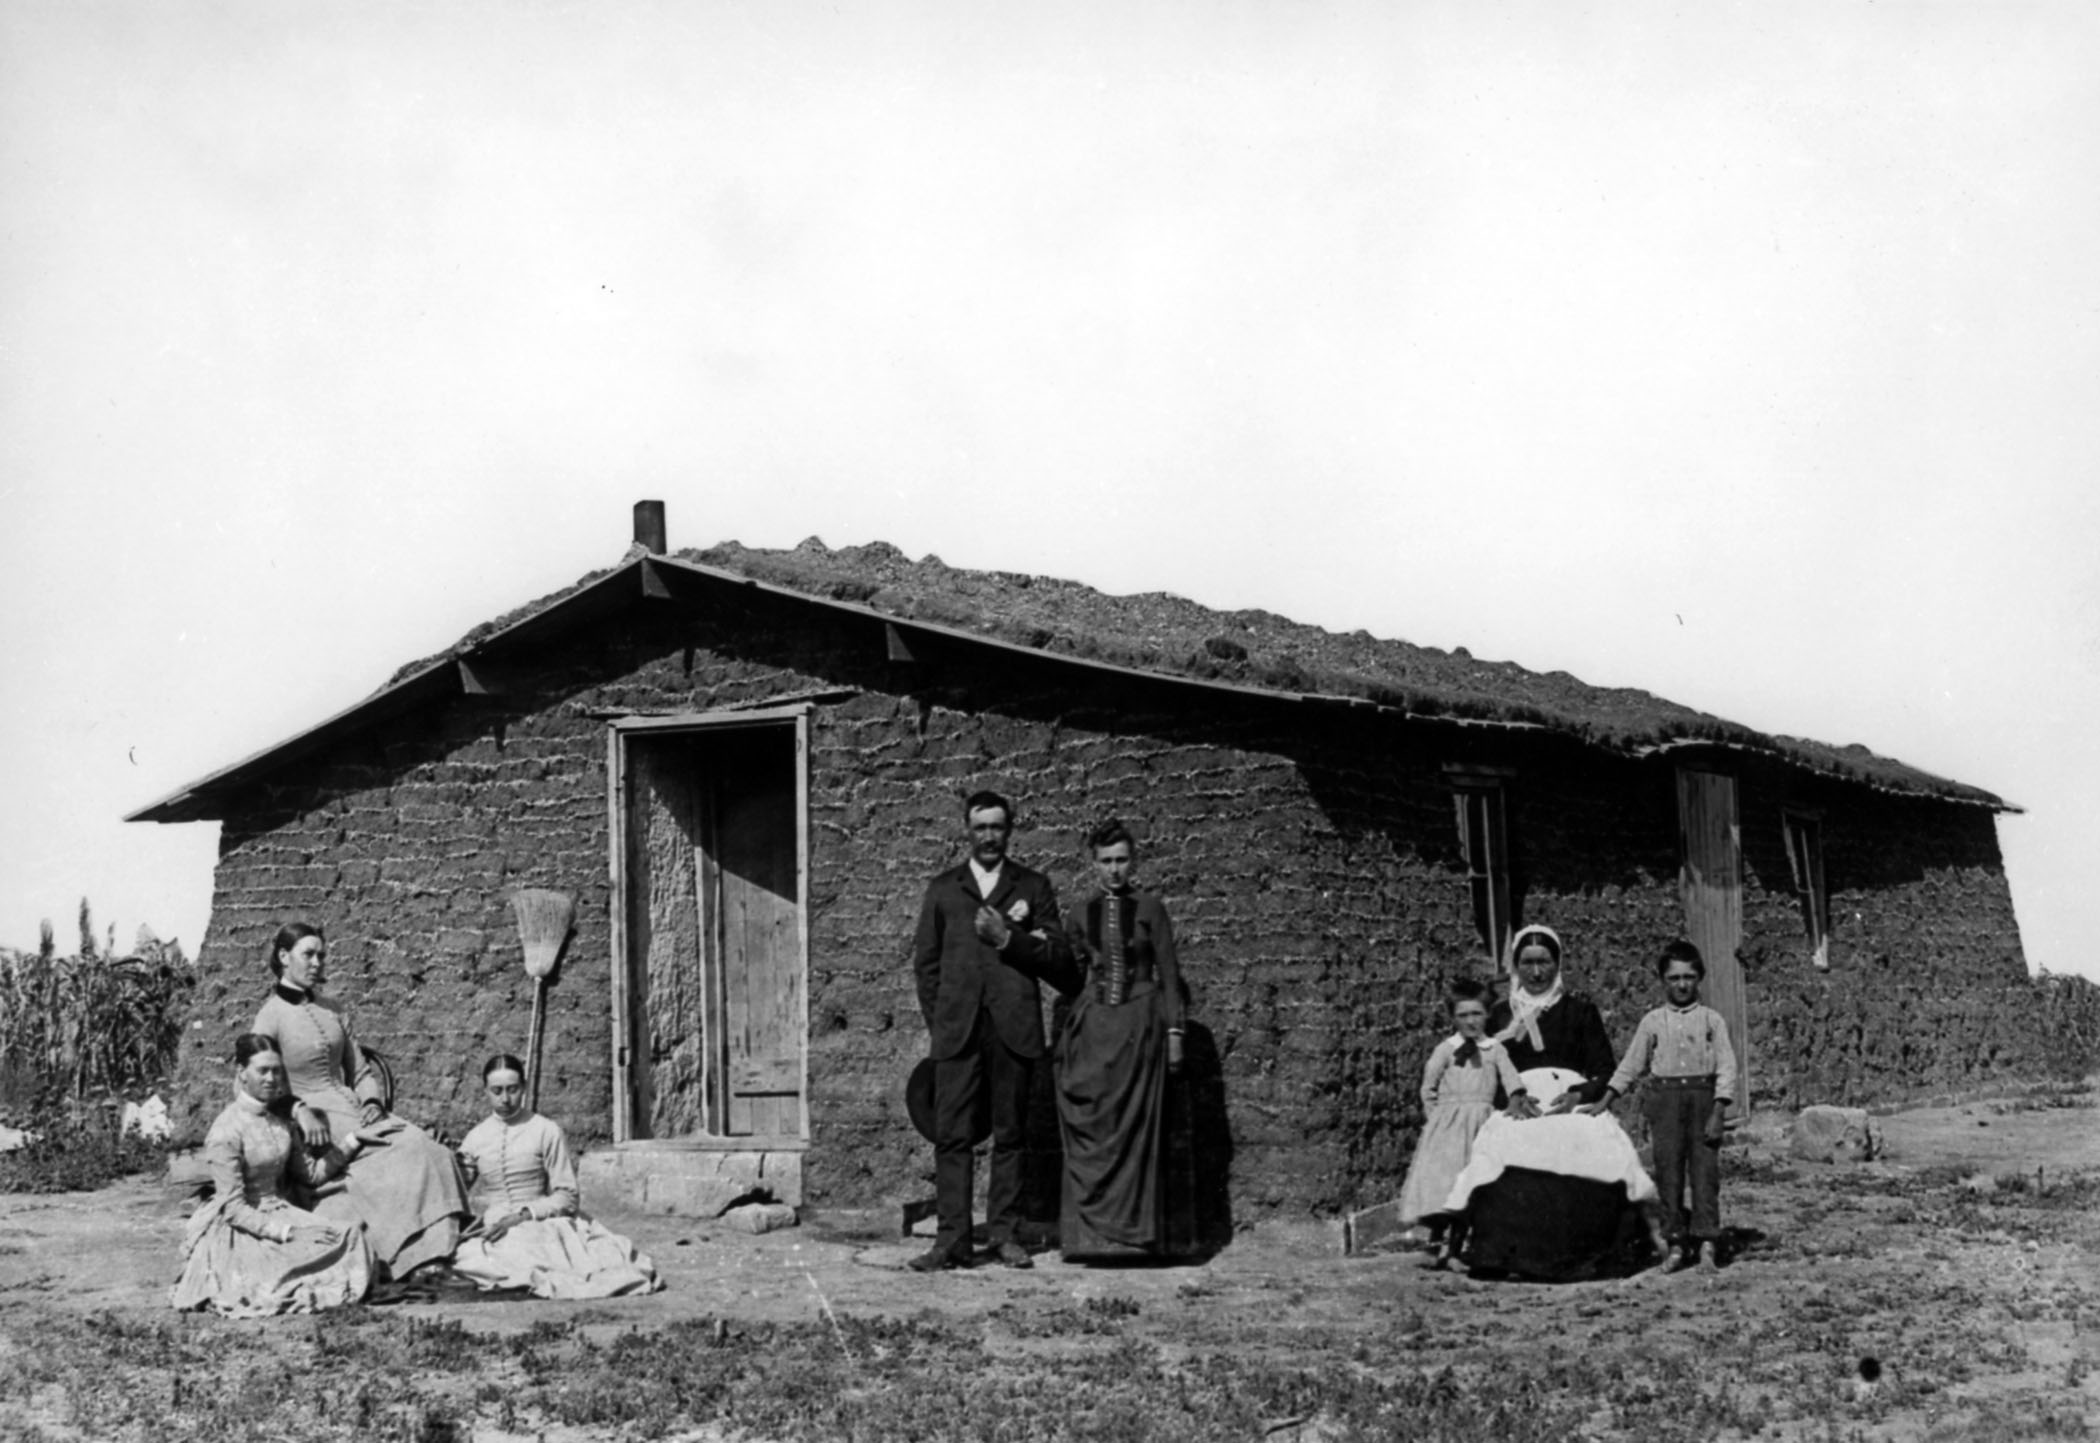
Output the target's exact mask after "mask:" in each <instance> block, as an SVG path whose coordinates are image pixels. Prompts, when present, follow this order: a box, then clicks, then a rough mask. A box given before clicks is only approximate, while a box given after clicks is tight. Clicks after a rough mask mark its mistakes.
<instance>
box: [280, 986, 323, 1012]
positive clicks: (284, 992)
mask: <svg viewBox="0 0 2100 1443" xmlns="http://www.w3.org/2000/svg"><path fill="white" fill-rule="evenodd" d="M275 991H276V993H277V995H278V996H279V997H282V998H283V999H284V1000H285V1001H287V1002H289V1003H291V1004H292V1006H294V1007H302V1006H304V1005H305V1004H306V1003H308V1002H311V1001H313V997H314V995H313V993H311V992H308V991H306V990H305V989H304V988H300V987H294V986H292V984H291V983H289V982H280V983H278V984H277V986H276V989H275Z"/></svg>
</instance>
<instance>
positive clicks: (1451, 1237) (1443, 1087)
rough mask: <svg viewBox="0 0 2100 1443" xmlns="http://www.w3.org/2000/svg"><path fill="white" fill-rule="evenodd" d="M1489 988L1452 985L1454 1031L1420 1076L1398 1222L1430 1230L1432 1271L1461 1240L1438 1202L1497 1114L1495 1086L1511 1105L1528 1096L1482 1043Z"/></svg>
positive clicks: (1497, 1052)
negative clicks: (1419, 1116) (1417, 1127)
mask: <svg viewBox="0 0 2100 1443" xmlns="http://www.w3.org/2000/svg"><path fill="white" fill-rule="evenodd" d="M1486 997H1487V989H1486V988H1485V987H1483V986H1482V985H1481V984H1480V983H1478V982H1474V981H1470V980H1466V981H1460V982H1456V983H1453V984H1452V987H1451V1020H1452V1022H1453V1023H1454V1024H1455V1025H1456V1026H1457V1028H1458V1031H1457V1032H1456V1033H1454V1034H1453V1035H1452V1036H1450V1037H1447V1038H1445V1039H1444V1040H1443V1041H1442V1042H1439V1043H1438V1044H1437V1045H1436V1049H1435V1051H1433V1052H1431V1053H1430V1054H1429V1065H1428V1066H1426V1067H1424V1068H1423V1069H1422V1107H1423V1109H1424V1110H1425V1111H1426V1112H1427V1113H1428V1114H1429V1118H1428V1121H1427V1122H1425V1123H1424V1124H1423V1125H1422V1139H1421V1141H1420V1142H1418V1143H1417V1144H1416V1145H1415V1160H1414V1163H1413V1165H1412V1166H1410V1167H1409V1168H1408V1170H1407V1182H1406V1183H1405V1184H1404V1185H1403V1186H1402V1187H1401V1189H1400V1217H1401V1220H1402V1221H1403V1222H1404V1223H1406V1224H1407V1225H1408V1226H1410V1227H1412V1226H1413V1225H1414V1224H1416V1223H1417V1222H1426V1223H1428V1225H1429V1235H1430V1240H1431V1241H1432V1242H1434V1243H1436V1244H1437V1255H1436V1266H1437V1267H1440V1268H1441V1267H1445V1266H1447V1265H1448V1264H1449V1263H1450V1261H1451V1259H1452V1257H1453V1256H1454V1255H1455V1254H1456V1253H1457V1251H1458V1245H1459V1242H1460V1238H1459V1237H1458V1236H1457V1235H1456V1230H1455V1229H1453V1228H1451V1219H1449V1218H1448V1217H1446V1216H1445V1215H1444V1198H1445V1197H1446V1196H1447V1195H1448V1194H1449V1193H1450V1191H1451V1184H1452V1182H1453V1181H1454V1180H1455V1179H1456V1178H1457V1177H1458V1175H1459V1173H1460V1172H1462V1171H1463V1170H1464V1169H1465V1165H1466V1156H1467V1154H1468V1153H1470V1152H1471V1151H1472V1149H1473V1134H1474V1133H1476V1132H1479V1131H1480V1125H1481V1124H1482V1123H1484V1122H1486V1121H1487V1120H1488V1116H1489V1114H1491V1113H1492V1112H1494V1110H1495V1085H1496V1083H1498V1082H1499V1083H1500V1084H1501V1085H1502V1087H1503V1089H1504V1090H1505V1091H1506V1092H1507V1093H1508V1094H1509V1098H1510V1101H1511V1102H1515V1101H1516V1100H1517V1099H1518V1098H1520V1097H1524V1096H1527V1094H1526V1093H1525V1090H1524V1084H1523V1082H1522V1081H1521V1080H1519V1078H1518V1077H1517V1069H1516V1066H1515V1064H1513V1063H1512V1062H1511V1061H1510V1060H1509V1052H1508V1050H1507V1049H1506V1048H1504V1047H1503V1045H1502V1044H1501V1043H1499V1042H1497V1041H1495V1040H1494V1039H1493V1038H1491V1037H1489V1036H1487V1017H1488V1010H1487V1001H1486Z"/></svg>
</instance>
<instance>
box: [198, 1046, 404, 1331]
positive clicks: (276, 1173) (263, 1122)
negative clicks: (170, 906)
mask: <svg viewBox="0 0 2100 1443" xmlns="http://www.w3.org/2000/svg"><path fill="white" fill-rule="evenodd" d="M233 1061H234V1067H235V1069H236V1072H235V1077H234V1089H235V1090H234V1097H233V1104H232V1105H231V1106H230V1107H228V1108H227V1109H226V1110H225V1111H224V1112H222V1113H220V1114H219V1116H218V1118H217V1119H216V1120H215V1121H214V1122H213V1123H212V1125H211V1131H210V1132H209V1133H207V1134H206V1136H205V1139H204V1160H205V1162H206V1164H207V1165H208V1166H209V1167H210V1168H211V1176H212V1184H213V1192H212V1198H211V1201H209V1202H207V1203H205V1204H204V1205H203V1206H202V1207H200V1208H198V1209H197V1211H196V1212H195V1213H194V1214H192V1215H191V1217H190V1221H189V1227H188V1228H187V1230H186V1231H185V1233H184V1236H183V1243H182V1257H183V1266H182V1276H181V1278H180V1279H178V1280H177V1282H176V1284H175V1286H174V1287H173V1288H171V1289H170V1290H169V1293H168V1301H169V1302H171V1303H173V1304H174V1305H175V1307H177V1308H180V1309H184V1310H190V1309H204V1308H208V1309H210V1310H212V1311H214V1312H219V1313H226V1314H229V1315H230V1316H233V1317H236V1318H263V1317H269V1316H271V1315H272V1314H276V1313H312V1312H318V1311H319V1310H321V1309H322V1308H338V1307H341V1306H343V1305H344V1304H345V1303H355V1302H357V1301H359V1300H360V1299H362V1298H363V1297H364V1295H365V1293H366V1291H367V1290H369V1289H370V1287H371V1286H372V1251H371V1249H370V1248H368V1247H367V1246H366V1245H365V1234H364V1229H363V1228H360V1227H358V1226H357V1225H356V1224H354V1223H352V1224H349V1225H344V1224H339V1223H332V1222H328V1221H326V1220H324V1219H322V1218H319V1217H316V1216H315V1215H314V1214H312V1213H310V1212H305V1211H302V1210H301V1209H299V1208H297V1207H294V1206H293V1205H292V1204H291V1203H290V1202H289V1201H287V1200H286V1198H285V1195H284V1184H285V1182H286V1180H287V1178H292V1179H296V1180H297V1181H299V1182H301V1183H304V1184H305V1185H307V1186H309V1187H317V1186H320V1185H323V1184H325V1183H326V1182H327V1181H328V1180H329V1179H330V1178H332V1177H334V1176H336V1175H337V1174H339V1173H340V1172H341V1171H342V1170H343V1169H344V1167H346V1166H347V1165H348V1163H349V1159H351V1158H354V1157H356V1156H357V1154H358V1153H359V1152H360V1151H361V1150H362V1149H363V1148H364V1147H365V1146H366V1143H365V1140H364V1139H362V1138H360V1137H358V1136H357V1135H356V1134H355V1133H353V1134H351V1135H350V1137H349V1138H348V1139H346V1140H345V1142H344V1144H343V1146H342V1147H341V1148H330V1149H329V1150H328V1151H327V1152H325V1153H323V1154H321V1155H320V1156H318V1157H314V1156H310V1155H309V1154H308V1153H307V1151H306V1149H305V1148H303V1147H301V1146H299V1144H298V1143H297V1142H296V1141H295V1140H294V1139H293V1137H292V1129H291V1125H290V1124H289V1123H287V1122H286V1121H285V1120H284V1119H283V1118H281V1117H279V1116H278V1115H277V1113H276V1112H275V1111H274V1110H273V1109H272V1106H271V1105H272V1104H273V1103H275V1102H277V1101H279V1100H280V1099H281V1098H283V1097H284V1095H285V1083H284V1059H283V1057H282V1056H280V1055H279V1053H278V1051H277V1045H276V1044H275V1043H274V1042H272V1041H271V1040H270V1039H269V1038H267V1037H259V1036H257V1035H256V1034H254V1033H252V1032H251V1033H244V1034H242V1036H241V1037H240V1039H239V1040H238V1041H236V1042H235V1043H234V1048H233Z"/></svg>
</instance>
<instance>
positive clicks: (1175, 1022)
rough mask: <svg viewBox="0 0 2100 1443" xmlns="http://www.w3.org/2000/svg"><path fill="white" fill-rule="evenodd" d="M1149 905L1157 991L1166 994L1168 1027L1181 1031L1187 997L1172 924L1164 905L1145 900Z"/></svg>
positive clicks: (1153, 900)
mask: <svg viewBox="0 0 2100 1443" xmlns="http://www.w3.org/2000/svg"><path fill="white" fill-rule="evenodd" d="M1145 900H1146V901H1148V902H1150V903H1151V904H1152V908H1151V910H1152V965H1153V966H1154V967H1156V968H1157V969H1158V970H1159V986H1160V990H1161V991H1162V992H1164V993H1165V994H1166V1016H1167V1027H1168V1028H1169V1029H1170V1030H1173V1031H1177V1032H1178V1031H1180V1030H1181V1027H1182V1024H1183V1023H1184V1022H1185V1021H1186V1020H1187V1012H1188V1004H1187V1001H1186V998H1187V993H1185V992H1184V991H1183V990H1182V987H1181V957H1180V954H1178V953H1177V952H1176V951H1175V950H1174V923H1173V922H1172V920H1170V919H1169V918H1168V916H1167V904H1166V903H1164V902H1162V901H1160V900H1159V898H1157V897H1147V898H1146V899H1145Z"/></svg>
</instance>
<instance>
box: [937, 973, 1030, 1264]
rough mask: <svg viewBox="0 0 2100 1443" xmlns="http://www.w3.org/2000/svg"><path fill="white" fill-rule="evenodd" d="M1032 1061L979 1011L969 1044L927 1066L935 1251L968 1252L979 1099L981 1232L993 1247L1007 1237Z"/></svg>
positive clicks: (1017, 1198) (1017, 1189) (1016, 1216)
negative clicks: (982, 1128) (984, 1168)
mask: <svg viewBox="0 0 2100 1443" xmlns="http://www.w3.org/2000/svg"><path fill="white" fill-rule="evenodd" d="M1033 1065H1034V1064H1033V1062H1032V1061H1031V1059H1029V1058H1026V1057H1023V1056H1021V1055H1020V1054H1019V1053H1017V1052H1015V1051H1013V1050H1012V1049H1010V1048H1009V1047H1007V1045H1006V1044H1005V1043H1004V1042H1002V1041H1000V1039H999V1030H998V1029H997V1028H996V1027H994V1026H993V1025H992V1019H991V1018H990V1017H988V1016H986V1015H985V1014H983V1013H979V1014H978V1017H977V1030H976V1031H975V1032H974V1033H972V1034H971V1036H970V1041H969V1045H968V1046H966V1047H964V1048H963V1050H962V1051H961V1052H959V1053H957V1054H956V1055H955V1056H953V1057H943V1058H941V1059H939V1060H937V1061H936V1062H935V1063H934V1064H933V1131H934V1136H935V1137H936V1138H937V1139H938V1141H936V1142H935V1143H934V1147H933V1195H934V1204H935V1206H936V1208H937V1209H938V1210H939V1214H938V1215H939V1219H940V1231H939V1232H938V1233H936V1234H935V1236H934V1240H933V1245H934V1247H936V1248H937V1249H939V1250H940V1251H941V1252H944V1253H950V1254H954V1255H956V1256H967V1255H968V1253H969V1251H970V1199H971V1195H972V1193H973V1192H974V1191H975V1190H976V1186H977V1158H976V1151H977V1148H976V1138H975V1137H974V1135H973V1134H974V1132H975V1128H974V1126H973V1123H974V1122H975V1120H976V1118H977V1117H978V1115H979V1114H978V1109H979V1107H981V1106H983V1105H984V1102H983V1101H980V1095H982V1097H983V1099H984V1101H988V1102H989V1103H990V1109H989V1110H990V1112H991V1118H992V1186H991V1195H990V1196H989V1197H988V1198H987V1199H986V1200H985V1219H984V1230H985V1236H986V1239H987V1240H988V1241H989V1242H990V1243H991V1245H992V1246H993V1247H997V1246H998V1245H999V1244H1001V1243H1004V1242H1011V1241H1012V1240H1013V1236H1014V1225H1015V1223H1017V1222H1018V1221H1019V1220H1020V1202H1021V1163H1022V1156H1023V1153H1022V1149H1023V1148H1024V1146H1025V1145H1026V1143H1027V1141H1028V1087H1029V1083H1030V1081H1031V1076H1032V1073H1031V1069H1032V1068H1033Z"/></svg>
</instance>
